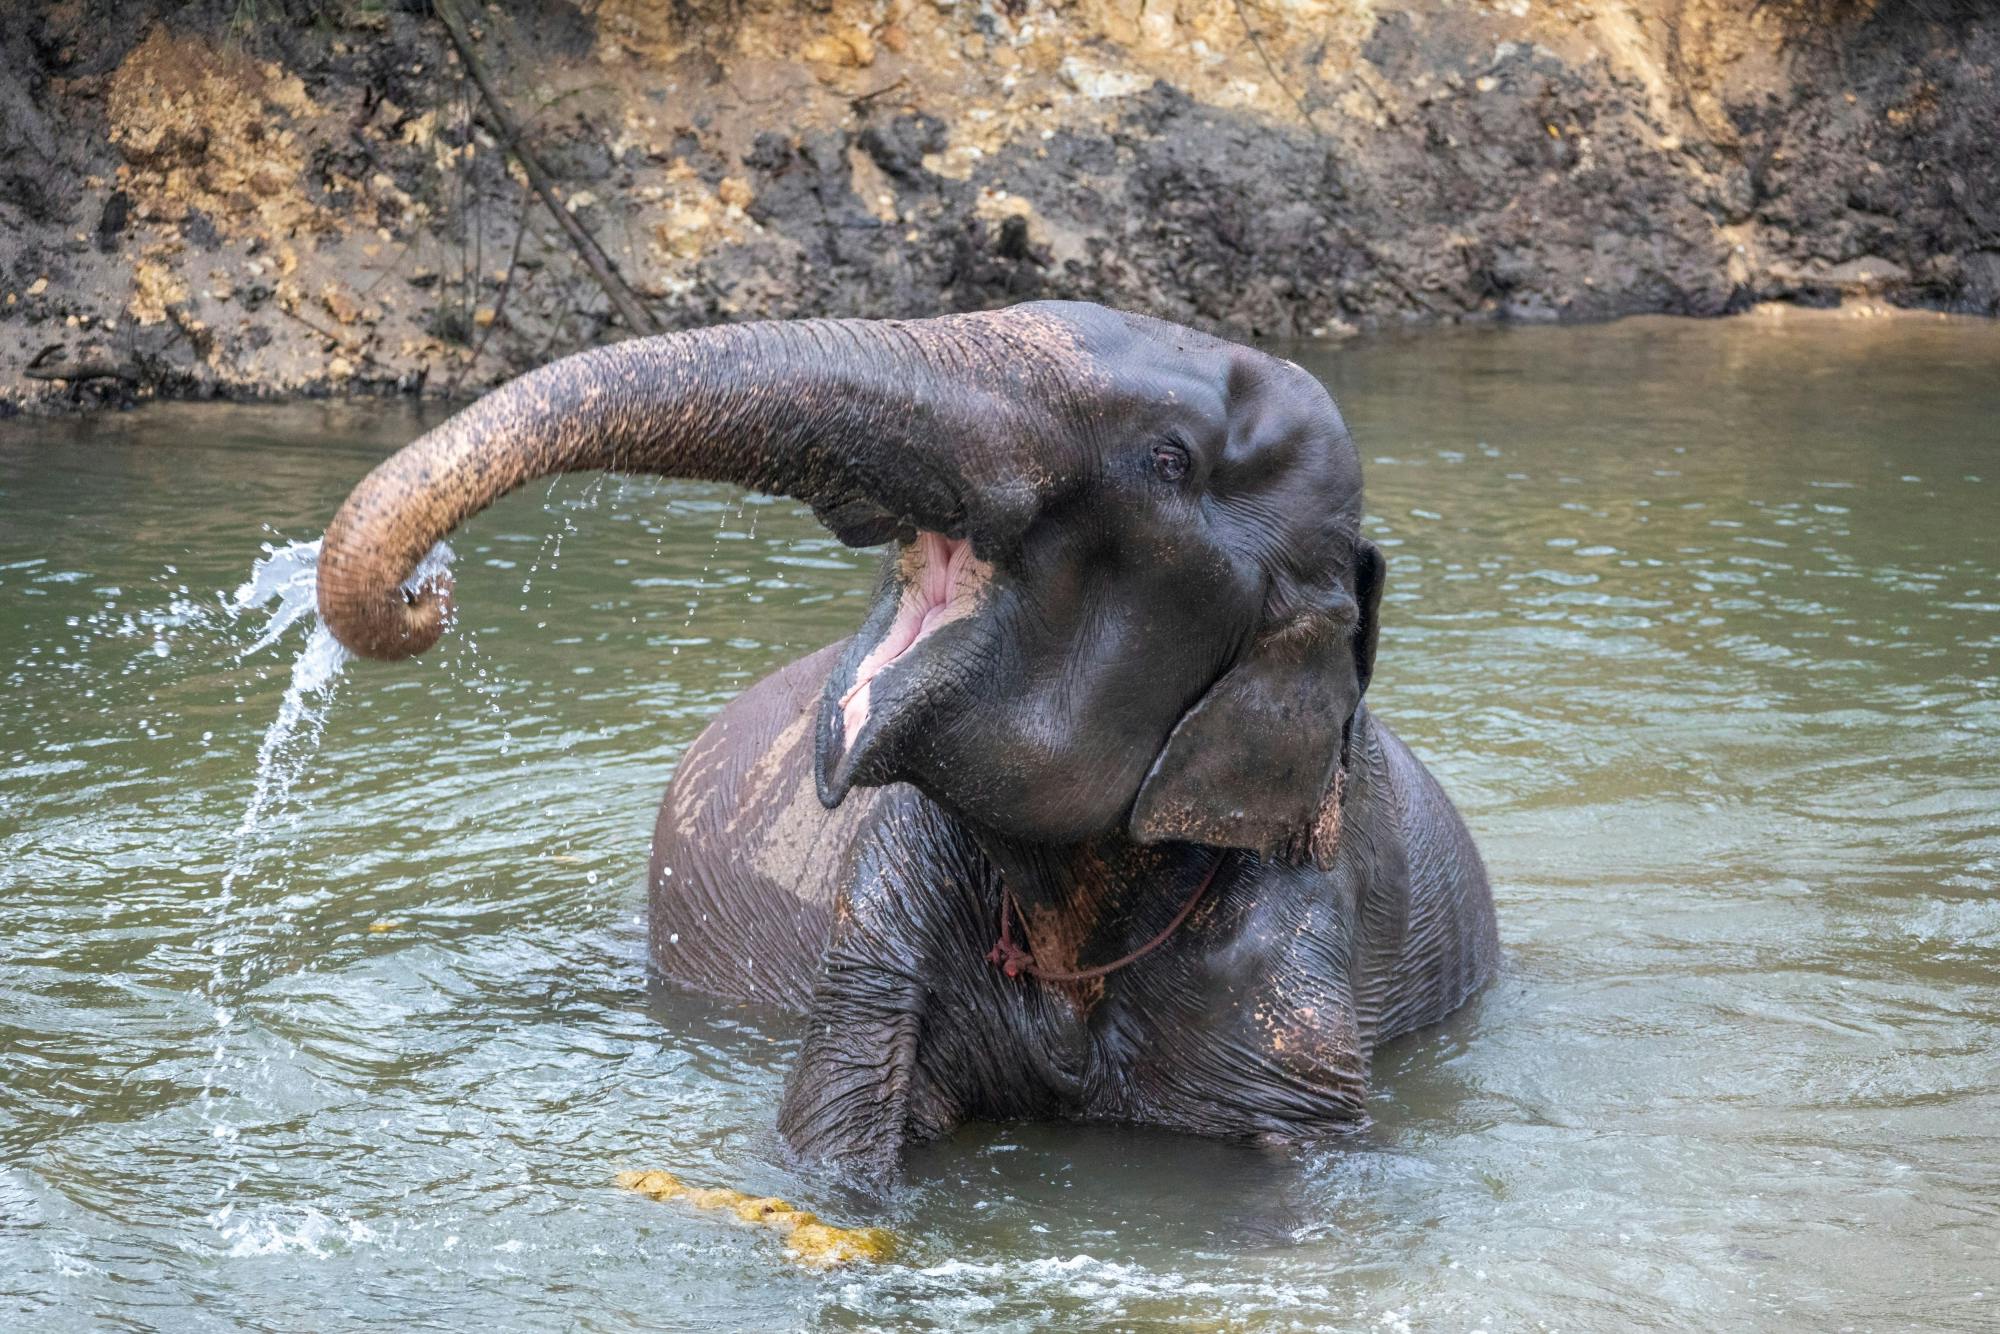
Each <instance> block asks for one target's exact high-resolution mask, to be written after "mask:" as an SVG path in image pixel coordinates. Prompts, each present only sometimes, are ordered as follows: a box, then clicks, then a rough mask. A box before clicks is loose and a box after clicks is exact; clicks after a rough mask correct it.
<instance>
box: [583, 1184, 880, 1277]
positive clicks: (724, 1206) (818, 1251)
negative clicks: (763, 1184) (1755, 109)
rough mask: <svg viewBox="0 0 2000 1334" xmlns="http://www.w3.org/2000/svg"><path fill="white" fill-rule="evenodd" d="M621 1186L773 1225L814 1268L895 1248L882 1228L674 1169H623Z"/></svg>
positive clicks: (873, 1258) (868, 1258)
mask: <svg viewBox="0 0 2000 1334" xmlns="http://www.w3.org/2000/svg"><path fill="white" fill-rule="evenodd" d="M618 1184H619V1185H621V1186H623V1187H624V1188H625V1189H626V1190H635V1191H638V1192H639V1193H640V1194H641V1195H649V1196H651V1197H652V1198H654V1199H656V1200H684V1201H686V1202H687V1203H688V1204H691V1205H693V1206H694V1207H695V1208H697V1209H712V1210H716V1211H718V1212H723V1213H732V1214H735V1215H736V1217H737V1218H739V1219H741V1220H742V1221H743V1222H745V1223H751V1224H755V1225H756V1226H758V1227H768V1228H771V1229H772V1230H774V1231H776V1232H778V1233H779V1234H780V1235H782V1236H783V1237H784V1238H785V1257H786V1258H787V1259H789V1260H792V1261H794V1262H796V1263H798V1264H802V1265H805V1266H807V1267H809V1268H812V1269H827V1268H831V1267H832V1266H834V1265H845V1264H855V1263H863V1264H874V1263H876V1262H878V1261H882V1260H886V1259H888V1258H889V1257H890V1255H891V1254H893V1253H894V1251H895V1249H896V1239H895V1237H894V1236H893V1235H891V1234H890V1233H888V1232H886V1231H884V1230H883V1229H881V1228H879V1227H835V1226H833V1225H832V1224H831V1223H822V1222H820V1221H819V1219H818V1218H817V1217H815V1216H814V1215H812V1214H809V1213H807V1212H806V1211H805V1210H803V1209H794V1208H793V1207H792V1206H791V1205H789V1204H787V1203H785V1202H784V1201H783V1200H781V1199H778V1198H776V1197H775V1196H770V1195H746V1194H744V1193H743V1192H742V1191H740V1190H730V1189H729V1188H727V1187H726V1186H709V1187H697V1186H690V1185H688V1184H687V1183H686V1182H684V1181H682V1180H681V1179H680V1178H679V1177H677V1176H675V1175H674V1174H673V1173H671V1172H657V1171H656V1172H620V1173H619V1174H618Z"/></svg>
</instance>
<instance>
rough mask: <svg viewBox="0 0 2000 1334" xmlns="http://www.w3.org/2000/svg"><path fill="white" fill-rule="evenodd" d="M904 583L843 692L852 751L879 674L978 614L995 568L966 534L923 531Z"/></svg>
mask: <svg viewBox="0 0 2000 1334" xmlns="http://www.w3.org/2000/svg"><path fill="white" fill-rule="evenodd" d="M898 564H899V567H900V570H899V572H900V576H901V581H902V585H903V591H902V597H901V599H900V601H899V602H898V603H897V606H896V616H895V619H894V620H892V621H891V622H890V623H889V628H888V630H887V631H886V632H885V633H884V634H883V635H882V638H881V639H879V640H878V641H876V644H875V647H874V648H872V649H870V650H868V654H867V656H866V657H864V658H862V659H861V661H860V662H859V663H857V664H856V665H855V668H854V679H853V680H852V681H851V682H850V683H849V684H848V687H847V690H846V691H845V692H844V693H843V694H842V695H841V696H840V699H839V706H840V719H841V742H842V745H843V747H844V748H845V749H847V750H849V751H852V750H853V748H854V743H855V741H856V740H857V739H858V738H859V737H860V735H861V732H862V730H863V729H864V728H865V727H867V725H868V719H869V710H870V707H871V705H872V704H873V697H874V687H875V682H876V680H877V679H878V678H879V677H881V675H882V674H883V673H884V672H886V671H888V670H889V669H890V668H891V667H894V666H897V665H898V664H900V663H903V662H905V661H906V660H907V659H908V658H909V657H910V656H911V655H912V654H913V653H915V652H916V649H917V646H918V645H919V644H922V643H923V642H924V641H925V640H927V639H929V638H930V637H931V636H932V635H934V634H936V633H937V632H938V631H939V630H941V629H943V628H944V627H945V626H947V625H950V624H951V623H952V622H954V621H958V620H963V619H964V618H965V617H967V616H969V615H971V614H972V612H973V610H974V609H975V608H976V606H977V605H978V601H979V594H980V591H981V590H982V589H984V588H985V586H986V584H987V581H988V580H989V579H991V578H992V574H993V568H992V566H990V565H988V564H987V563H986V562H985V561H983V560H980V559H979V558H978V557H977V556H975V555H973V554H972V543H971V542H970V541H969V540H968V539H966V538H962V537H946V536H945V535H944V534H942V533H931V532H919V533H918V534H917V539H916V541H914V542H910V543H907V544H905V546H904V547H903V550H902V555H901V558H900V560H899V562H898Z"/></svg>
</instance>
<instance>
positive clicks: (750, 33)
mask: <svg viewBox="0 0 2000 1334" xmlns="http://www.w3.org/2000/svg"><path fill="white" fill-rule="evenodd" d="M20 8H22V9H26V10H27V11H28V12H27V13H26V14H22V15H18V21H10V22H9V23H7V24H5V25H0V61H4V66H0V68H4V70H5V73H4V74H0V404H4V405H19V404H22V403H29V402H40V403H55V404H66V403H70V402H78V401H82V402H94V401H114V402H115V401H128V400H131V399H133V398H136V397H144V396H148V395H174V396H208V395H230V396H253V395H264V394H295V393H317V392H337V391H369V392H404V393H409V392H424V393H431V394H439V393H447V392H459V393H464V392H471V391H472V390H474V389H476V388H478V387H481V386H483V385H485V384H489V383H492V382H494V381H497V380H499V379H502V378H505V377H506V376H507V375H510V374H512V373H515V372H517V371H519V370H521V369H523V368H525V367H527V366H530V365H533V364H536V363H538V362H541V361H544V360H547V359H548V358H549V357H552V356H554V355H557V354H559V353H561V352H564V351H568V350H571V349H573V348H576V347H580V346H584V345H587V344H589V343H592V342H595V341H599V340H603V339H607V338H615V337H619V336H622V335H623V334H624V333H625V332H626V331H627V326H628V325H630V324H632V323H633V322H634V313H633V311H632V309H631V308H630V307H629V306H628V310H627V315H624V316H621V315H620V314H619V313H618V312H617V310H616V309H615V305H614V301H613V298H612V295H611V294H608V293H607V285H606V284H605V283H604V282H603V281H601V280H600V279H599V278H598V277H594V276H593V274H592V272H591V269H590V267H589V265H588V264H586V263H585V262H584V259H583V258H582V257H581V255H580V253H579V249H578V243H577V240H576V237H577V235H578V234H579V233H581V234H583V235H586V236H588V237H589V238H590V239H591V241H592V243H594V244H595V245H596V246H598V247H600V248H601V250H602V252H603V255H604V258H605V262H606V263H607V264H608V267H609V269H610V270H611V271H612V272H613V273H614V274H615V279H614V285H615V286H617V287H622V288H624V289H626V290H628V291H629V293H630V294H631V297H632V300H633V301H634V302H636V303H637V311H636V316H635V317H636V319H637V320H639V321H642V322H644V323H647V324H651V325H654V326H656V327H659V328H676V327H684V326H687V325H693V324H701V323H708V322H712V321H716V320H725V319H748V318H756V317H763V316H793V315H801V314H842V315H846V314H854V315H904V316H915V315H925V314H932V313H936V312H939V311H944V310H954V309H967V308H974V307H981V306H989V305H996V304H1004V303H1007V302H1011V301H1015V300H1021V299H1026V298H1030V297H1038V296H1067V297H1081V298H1088V299H1092V300H1098V301H1105V302H1109V303H1113V304H1117V305H1122V306H1126V307H1130V308H1134V309H1140V310H1146V311H1150V312H1153V313H1156V314H1161V315H1165V316H1168V317H1170V318H1174V319H1179V320H1183V321H1186V322H1189V323H1192V324H1196V325H1201V326H1205V327H1209V328H1214V329H1217V330H1220V331H1224V332H1227V333H1230V334H1233V335H1238V336H1248V335H1262V336H1289V335H1301V334H1314V333H1322V334H1339V333H1342V332H1345V331H1348V330H1352V329H1356V328H1368V327H1374V326H1380V325H1386V324H1399V323H1408V322H1439V321H1455V320H1468V319H1506V320H1553V319H1566V320H1567V319H1599V318H1607V317H1611V316H1615V315H1621V314H1629V313H1635V312H1643V311H1656V312H1669V313H1683V314H1698V315H1713V314H1722V313H1727V312H1732V311H1736V310H1741V309H1745V308H1748V307H1750V306H1751V305H1753V304H1756V303H1759V302H1769V301H1786V302H1796V303H1801V304H1806V305H1814V306H1826V305H1833V304H1837V303H1839V302H1841V301H1843V300H1866V301H1869V302H1875V303H1886V304H1893V305H1910V306H1922V307H1933V308H1937V309H1945V310H1956V311H1965V312H1972V313H1980V314H1989V315H1990V314H1993V313H1996V311H2000V144H1996V141H1995V138H1994V136H1993V135H1992V134H1991V132H1990V127H1991V126H1993V125H1994V124H2000V78H1996V66H2000V16H1995V15H1994V14H1993V13H1992V12H1991V11H1990V10H1989V9H1988V8H1987V7H1985V6H1979V5H1973V4H1968V3H1964V0H1878V2H1877V3H1875V4H1872V5H1871V4H1868V3H1865V2H1864V3H1856V2H1854V0H1846V2H1842V0H1791V2H1790V3H1777V2H1774V3H1772V4H1767V5H1762V6H1744V5H1737V4H1733V3H1720V2H1719V0H1630V2H1628V3H1610V2H1608V0H1591V2H1589V3H1556V4H1543V3H1539V2H1537V3H1533V4H1530V3H1527V0H1503V2H1502V3H1497V4H1494V3H1469V2H1466V0H1435V3H1404V2H1402V0H1383V2H1379V3H1369V2H1368V0H1350V2H1346V3H1327V2H1326V0H1077V2H1076V3H1071V4H1066V5H1060V6H1052V5H1047V4H1044V3H1042V0H1000V2H999V3H997V4H996V3H992V0H865V2H864V0H831V2H830V3H824V2H815V3H810V4H803V5H802V4H797V3H785V4H772V3H767V2H765V0H677V2H676V3H658V2H656V0H578V2H576V3H568V2H566V0H522V2H520V3H510V4H506V5H493V6H490V7H486V8H483V9H482V8H478V7H476V6H474V5H471V4H461V9H462V10H463V12H464V13H465V15H466V17H467V19H468V22H469V27H470V29H471V31H470V34H469V36H470V38H471V42H472V46H471V49H472V50H473V51H474V52H475V58H476V59H477V60H478V61H479V62H480V63H481V64H482V65H484V66H486V67H487V68H488V69H489V71H490V74H491V81H492V83H493V85H494V87H495V88H496V89H497V90H498V92H499V94H500V97H501V99H502V101H503V102H504V104H505V114H506V115H508V116H511V117H513V118H515V119H516V120H518V122H519V123H520V126H521V129H522V137H523V142H524V143H525V144H526V145H527V146H528V147H529V149H530V150H531V152H532V153H533V154H534V155H535V156H536V157H538V158H539V159H540V161H541V162H542V163H543V164H544V165H545V167H546V169H547V175H548V177H549V179H550V181H551V182H552V184H553V194H554V196H555V198H556V201H557V207H559V208H560V209H561V210H563V212H564V213H565V214H566V215H567V217H568V219H569V220H570V222H572V223H573V224H574V225H566V226H565V227H558V226H557V225H556V219H555V218H554V217H553V215H552V212H551V210H550V208H549V206H548V203H547V202H546V201H545V200H544V199H543V198H541V197H540V195H539V194H538V193H537V191H536V190H534V189H532V188H531V187H530V185H529V182H528V180H527V178H526V177H525V176H524V174H523V171H522V169H521V166H520V163H519V162H518V161H517V160H516V158H515V156H514V155H513V154H511V153H510V152H508V151H507V147H506V144H505V142H504V140H505V133H506V131H505V124H504V121H503V119H502V116H501V113H500V112H497V111H496V110H495V108H494V107H493V106H491V105H489V104H487V103H486V102H485V101H483V100H482V98H481V96H480V94H479V93H478V91H477V89H476V87H475V86H474V84H473V82H472V80H470V79H469V78H468V77H467V70H466V67H465V64H464V62H463V61H462V60H461V59H460V57H459V56H458V54H457V52H456V51H454V50H453V48H452V44H451V42H450V41H449V39H448V37H447V34H446V32H445V30H444V28H443V26H442V25H441V24H440V22H439V20H438V18H437V17H436V16H435V15H434V14H433V13H432V12H431V10H430V6H429V5H428V4H423V3H402V4H397V3H389V4H385V3H380V2H379V0H282V2H280V0H266V2H265V3H259V4H255V5H251V4H247V3H244V2H243V0H211V2H210V3H198V4H189V5H175V4H168V3H161V2H160V0H142V2H141V3H110V2H109V0H61V2H60V3H56V4H51V5H39V6H23V7H20ZM0 410H5V408H4V407H0Z"/></svg>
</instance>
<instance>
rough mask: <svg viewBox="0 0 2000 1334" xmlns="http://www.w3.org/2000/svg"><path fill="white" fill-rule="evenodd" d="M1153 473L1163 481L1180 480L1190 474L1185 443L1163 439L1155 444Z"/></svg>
mask: <svg viewBox="0 0 2000 1334" xmlns="http://www.w3.org/2000/svg"><path fill="white" fill-rule="evenodd" d="M1153 473H1154V475H1155V476H1157V477H1158V478H1159V479H1160V480H1161V481H1163V482H1178V481H1180V480H1181V478H1183V477H1186V476H1187V474H1188V452H1187V448H1186V446H1184V445H1180V444H1177V443H1175V442H1174V441H1172V440H1162V441H1161V442H1160V443H1159V444H1157V445H1154V446H1153Z"/></svg>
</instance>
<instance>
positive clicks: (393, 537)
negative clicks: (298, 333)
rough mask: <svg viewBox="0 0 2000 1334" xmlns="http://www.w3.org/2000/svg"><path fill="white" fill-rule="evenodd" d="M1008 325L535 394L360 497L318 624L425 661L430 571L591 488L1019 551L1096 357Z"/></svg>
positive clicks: (790, 344) (358, 490)
mask: <svg viewBox="0 0 2000 1334" xmlns="http://www.w3.org/2000/svg"><path fill="white" fill-rule="evenodd" d="M1009 314H1010V313H1007V312H1002V313H999V314H993V315H971V316H958V317H948V318H945V319H938V320H924V321H916V322H911V323H895V322H881V323H877V322H870V321H801V322H788V323H773V324H748V325H738V326H733V327H725V328H715V329H704V330H698V331H695V332H691V333H681V334H669V335H665V336H662V337H657V338H645V339H636V340H633V341H630V342H625V343H620V344H617V345H615V346H611V347H605V348H598V349H595V350H592V351H588V352H583V353H579V354H577V355H575V356H571V357H566V358H564V359H563V360H561V361H557V362H554V363H552V364H550V365H548V366H545V367H543V368H541V369H540V370H537V371H534V372H531V373H530V374H527V375H524V376H522V377H520V378H519V379H517V380H514V381H511V382H510V383H508V384H506V385H504V386H502V387H501V388H500V389H498V390H495V391H494V392H493V393H491V394H489V395H487V396H486V397H485V398H483V399H481V400H480V401H479V402H477V403H475V404H473V405H472V406H471V407H469V408H466V409H465V410H464V411H462V412H460V413H458V414H457V415H455V416H453V417H452V418H451V419H450V420H448V421H446V422H445V423H444V424H443V425H441V426H439V427H437V428H436V429H435V430H433V431H431V432H429V433H427V434H426V435H424V436H422V437H421V438H419V439H418V440H416V441H415V442H413V443H412V444H410V445H408V446H407V447H405V448H404V449H403V450H401V451H400V452H399V453H397V454H395V455H394V456H393V457H391V458H389V459H388V460H386V461H385V462H383V463H382V464H381V465H380V466H379V467H377V468H376V469H375V470H374V471H373V472H371V473H370V474H369V475H368V476H367V477H366V478H365V479H363V481H362V482H361V484H360V485H359V486H357V487H355V489H354V491H353V493H352V494H351V495H349V496H348V498H347V501H346V503H345V504H343V505H342V506H341V507H340V510H339V512H338V513H337V514H335V516H334V518H333V522H332V523H330V524H329V525H328V526H327V530H326V537H325V540H324V542H323V544H322V546H321V549H320V559H319V609H320V615H321V617H322V619H323V620H324V621H325V622H326V625H327V626H328V628H329V629H330V630H332V632H333V634H334V636H335V637H336V638H337V639H339V640H340V642H341V643H342V644H344V645H346V646H347V647H348V648H349V649H351V650H352V651H354V652H356V653H359V654H361V655H363V656H365V657H370V658H381V659H398V658H405V657H409V656H411V655H413V654H417V653H421V652H423V651H424V650H425V649H427V648H429V647H430V646H431V645H432V644H434V643H435V642H437V639H438V636H439V635H440V634H441V633H442V632H443V629H444V623H445V620H446V618H447V616H448V614H449V611H450V599H451V590H450V586H449V583H448V581H444V580H439V581H435V582H433V583H431V584H429V585H427V586H426V587H424V588H421V589H418V590H416V591H414V592H410V593H405V591H404V589H403V584H404V582H405V581H406V580H407V579H408V578H409V577H410V575H411V572H412V571H413V570H414V569H415V568H416V566H417V563H418V562H419V561H420V560H421V559H422V558H423V557H424V555H425V554H426V553H427V552H428V551H430V549H431V548H432V547H433V546H434V545H435V544H436V543H438V542H439V541H441V540H442V539H443V538H444V537H445V536H446V535H447V534H448V533H450V532H451V531H452V530H453V529H454V528H456V527H457V526H458V525H459V524H460V523H462V522H463V521H465V520H466V519H467V518H469V517H471V516H472V515H474V514H476V513H478V512H479V511H480V510H482V509H484V508H486V506H488V505H490V504H492V503H493V502H494V501H495V500H497V499H499V498H500V497H501V496H503V495H505V494H506V493H507V492H509V491H512V490H513V489H514V488H516V487H518V486H521V485H523V484H524V483H527V482H530V481H533V480H535V479H536V478H540V477H549V476H553V475H555V474H558V473H566V472H576V471H581V470H589V469H605V470H610V471H615V472H633V473H650V474H654V475H658V476H666V477H685V478H690V479H696V480H705V481H719V482H731V483H735V484H736V485H739V486H744V487H748V488H750V489H752V490H757V491H765V492H770V493H773V494H779V495H789V496H794V497H797V498H799V499H802V500H805V501H807V502H808V503H809V504H811V505H812V507H813V509H814V511H815V513H816V514H818V516H819V517H820V519H821V521H822V522H824V523H826V525H827V526H828V527H829V528H831V529H832V530H833V531H834V533H835V535H836V536H838V537H839V538H840V539H841V540H842V541H845V542H848V543H850V544H852V545H871V544H873V543H877V542H881V541H884V540H886V539H887V538H889V537H890V536H892V535H895V534H898V533H901V534H904V535H907V534H909V533H910V532H911V531H913V530H915V529H918V528H924V529H932V530H935V531H940V532H945V533H947V534H949V535H951V536H955V537H961V536H969V537H971V538H972V540H973V542H974V544H975V546H983V545H986V544H989V543H992V542H995V541H1004V540H1008V539H1009V538H1010V537H1011V536H1016V535H1018V534H1017V533H1011V532H1010V531H1009V530H1010V528H1011V527H1012V526H1013V525H1014V523H1016V522H1017V521H1020V520H1021V519H1022V517H1023V516H1025V514H1026V513H1027V512H1028V502H1029V500H1030V498H1031V497H1030V496H1029V495H1028V494H1025V493H1024V490H1023V488H1031V487H1032V486H1033V484H1034V483H1033V482H1032V481H1031V480H1028V479H1032V478H1033V477H1035V476H1036V475H1037V472H1036V470H1035V469H1033V468H1030V467H1025V466H1023V461H1022V460H1021V459H1020V458H1019V457H1011V456H1010V454H1014V453H1018V450H1019V448H1020V447H1021V444H1022V442H1024V441H1026V440H1030V439H1033V438H1034V437H1036V436H1038V435H1042V434H1043V432H1042V431H1041V430H1040V427H1041V426H1042V422H1041V421H1040V420H1039V418H1041V417H1042V416H1045V415H1046V413H1047V412H1048V411H1049V410H1050V409H1051V407H1052V406H1053V403H1054V402H1055V400H1056V398H1057V397H1059V394H1060V389H1061V386H1062V385H1064V384H1067V383H1073V382H1074V379H1075V371H1076V369H1077V366H1078V356H1079V354H1078V353H1077V351H1076V348H1075V339H1074V334H1073V333H1072V332H1069V331H1068V330H1067V326H1064V325H1062V324H1061V323H1060V322H1059V321H1053V320H1049V319H1046V318H1043V319H1020V318H1011V319H1010V318H1009Z"/></svg>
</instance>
